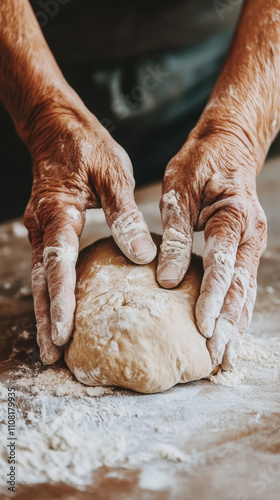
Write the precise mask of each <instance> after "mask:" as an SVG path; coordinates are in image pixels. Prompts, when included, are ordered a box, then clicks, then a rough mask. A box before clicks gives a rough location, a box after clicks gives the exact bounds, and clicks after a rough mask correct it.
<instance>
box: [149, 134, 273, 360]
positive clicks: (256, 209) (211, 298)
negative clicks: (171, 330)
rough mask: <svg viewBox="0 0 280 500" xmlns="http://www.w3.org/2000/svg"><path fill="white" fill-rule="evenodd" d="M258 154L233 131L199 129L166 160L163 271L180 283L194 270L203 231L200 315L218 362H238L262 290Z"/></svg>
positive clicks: (170, 283) (169, 282)
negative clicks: (195, 245) (197, 236)
mask: <svg viewBox="0 0 280 500" xmlns="http://www.w3.org/2000/svg"><path fill="white" fill-rule="evenodd" d="M255 176H256V165H255V159H254V158H253V156H252V154H251V153H250V151H249V150H248V148H247V147H246V145H245V144H244V142H243V141H242V140H240V139H239V138H238V137H237V136H236V135H235V134H230V133H229V131H227V132H226V131H225V132H222V131H221V130H220V131H219V132H216V133H209V135H208V136H207V134H202V133H200V132H199V130H198V129H195V130H194V131H193V133H192V134H191V135H190V137H189V139H188V141H187V142H186V144H185V145H184V147H183V148H182V150H181V151H180V152H179V153H178V154H177V155H176V156H175V157H174V158H173V159H172V160H171V161H170V163H169V165H168V166H167V170H166V174H165V179H164V183H163V196H162V199H161V211H162V221H163V227H164V233H163V243H162V246H161V251H160V255H159V262H158V270H157V277H158V281H159V283H160V284H161V285H162V286H163V287H165V288H173V287H175V286H177V285H178V284H179V283H180V282H181V280H182V279H183V277H184V275H185V273H186V272H187V269H188V266H189V263H190V258H191V251H192V239H193V232H194V231H202V230H204V235H205V249H204V257H203V263H204V277H203V281H202V285H201V291H200V296H199V298H198V301H197V304H196V310H195V314H196V321H197V325H198V328H199V330H200V332H201V333H202V334H203V335H204V336H205V337H206V338H207V339H208V340H207V346H208V349H209V351H210V354H211V357H212V362H213V365H219V364H221V365H222V367H223V368H224V369H231V368H232V367H233V366H234V363H235V359H236V355H237V351H238V347H239V344H240V339H241V335H242V334H243V333H244V332H245V330H246V329H247V328H248V325H249V322H250V319H251V316H252V311H253V306H254V302H255V297H256V277H257V269H258V265H259V260H260V257H261V254H262V252H263V251H264V248H265V244H266V218H265V214H264V212H263V209H262V208H261V206H260V203H259V201H258V197H257V193H256V187H255Z"/></svg>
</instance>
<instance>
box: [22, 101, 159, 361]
mask: <svg viewBox="0 0 280 500" xmlns="http://www.w3.org/2000/svg"><path fill="white" fill-rule="evenodd" d="M27 142H28V144H29V148H30V151H31V154H32V158H33V163H34V182H33V189H32V195H31V199H30V201H29V203H28V206H27V208H26V212H25V216H24V221H25V225H26V227H27V229H28V231H29V237H30V241H31V244H32V288H33V294H34V305H35V313H36V319H37V332H38V333H37V340H38V344H39V347H40V353H41V359H42V361H43V362H44V363H46V364H51V363H53V362H55V361H56V360H57V359H58V358H59V357H60V355H61V349H60V347H59V346H62V345H63V344H65V343H66V342H67V341H68V340H69V338H70V336H71V333H72V329H73V321H74V311H75V293H74V292H75V283H76V272H75V264H76V259H77V255H78V248H79V237H80V235H81V232H82V229H83V225H84V219H85V210H86V209H87V208H96V207H103V209H104V212H105V215H106V219H107V222H108V224H109V226H110V228H111V231H112V235H113V237H114V239H115V241H116V243H117V244H118V246H119V247H120V249H121V250H122V251H123V252H124V253H125V255H126V256H127V257H128V258H129V259H131V260H132V261H133V262H136V263H138V264H145V263H148V262H150V261H151V260H153V258H154V256H155V254H156V247H155V245H154V243H153V241H152V239H151V237H150V234H149V231H148V228H147V226H146V224H145V222H144V220H143V217H142V214H141V213H140V212H139V211H138V209H137V206H136V204H135V201H134V195H133V190H134V178H133V171H132V166H131V162H130V159H129V157H128V155H127V154H126V152H125V151H124V150H123V149H122V148H121V147H120V146H119V145H118V144H117V143H116V142H115V141H114V140H113V139H112V137H111V136H110V134H109V133H108V132H107V131H106V130H105V129H104V128H103V127H102V125H101V124H100V123H99V122H98V120H97V119H96V118H95V117H94V116H93V115H91V113H89V112H88V113H85V112H84V110H83V113H82V112H81V111H78V110H77V109H76V110H74V109H71V107H70V108H68V109H63V107H59V108H57V109H55V108H54V106H52V107H51V109H46V110H44V112H43V113H42V115H41V116H40V120H38V121H37V125H36V129H35V130H34V131H33V132H32V134H31V136H30V137H29V138H28V141H27Z"/></svg>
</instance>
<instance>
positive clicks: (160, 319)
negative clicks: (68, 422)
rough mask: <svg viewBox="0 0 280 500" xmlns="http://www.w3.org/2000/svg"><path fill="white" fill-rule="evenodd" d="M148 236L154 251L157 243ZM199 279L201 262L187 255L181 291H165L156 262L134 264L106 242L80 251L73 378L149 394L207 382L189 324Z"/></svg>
mask: <svg viewBox="0 0 280 500" xmlns="http://www.w3.org/2000/svg"><path fill="white" fill-rule="evenodd" d="M152 236H153V239H154V241H155V243H156V244H157V246H158V247H159V245H160V243H161V237H160V236H158V235H152ZM202 275H203V266H202V259H201V258H200V257H198V256H196V255H192V261H191V265H190V268H189V271H188V272H187V274H186V276H185V278H184V280H183V281H182V283H181V284H180V285H179V286H178V287H177V288H175V289H171V290H165V289H163V288H161V287H160V286H159V284H158V283H157V281H156V277H155V276H156V259H155V260H154V261H153V262H151V263H150V264H147V265H144V266H139V265H137V264H133V263H132V262H130V261H129V260H128V259H127V258H126V257H125V256H124V255H123V254H122V253H121V251H120V250H119V248H118V247H117V245H116V244H115V242H114V240H113V238H112V237H110V238H105V239H102V240H99V241H97V242H95V243H94V244H92V245H90V246H89V247H87V248H85V249H84V250H82V252H81V253H80V255H79V258H78V263H77V287H76V299H77V306H76V312H75V328H74V332H73V336H72V339H71V340H70V342H69V345H68V346H67V348H66V350H65V361H66V363H67V365H68V367H69V368H70V370H71V371H72V372H73V373H74V375H75V377H76V378H77V379H78V380H79V381H80V382H82V383H83V384H86V385H92V386H96V385H105V386H107V385H108V386H112V385H116V386H119V387H124V388H128V389H132V390H134V391H138V392H142V393H156V392H162V391H165V390H167V389H169V388H170V387H172V386H174V385H175V384H178V383H184V382H188V381H191V380H197V379H201V378H204V377H207V376H209V375H210V374H211V372H212V371H213V367H212V363H211V358H210V354H209V352H208V350H207V347H206V340H205V338H204V337H203V336H202V335H201V334H200V333H199V331H198V329H197V327H196V324H195V319H194V307H195V303H196V300H197V297H198V295H199V290H200V285H201V280H202Z"/></svg>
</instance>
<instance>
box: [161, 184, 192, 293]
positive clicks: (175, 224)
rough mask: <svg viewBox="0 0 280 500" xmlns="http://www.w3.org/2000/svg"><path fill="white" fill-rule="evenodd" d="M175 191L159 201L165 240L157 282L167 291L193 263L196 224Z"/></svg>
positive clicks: (169, 192)
mask: <svg viewBox="0 0 280 500" xmlns="http://www.w3.org/2000/svg"><path fill="white" fill-rule="evenodd" d="M186 205H187V204H186V203H185V202H184V203H183V202H182V199H181V196H180V194H179V193H178V192H176V191H175V190H174V189H172V190H170V191H168V192H166V193H165V194H163V196H162V198H161V202H160V209H161V217H162V224H163V237H162V244H161V246H160V253H159V258H158V267H157V280H158V282H159V284H160V285H161V286H163V287H164V288H174V287H175V286H177V285H179V283H180V282H181V281H182V279H183V278H184V276H185V274H186V272H187V270H188V268H189V265H190V261H191V253H192V244H193V224H192V222H191V218H190V214H189V211H188V209H187V208H186Z"/></svg>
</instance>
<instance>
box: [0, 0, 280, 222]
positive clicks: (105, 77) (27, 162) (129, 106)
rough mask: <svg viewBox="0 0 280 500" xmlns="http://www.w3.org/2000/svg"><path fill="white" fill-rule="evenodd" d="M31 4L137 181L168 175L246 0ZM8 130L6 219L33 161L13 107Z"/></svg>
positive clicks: (1, 196) (0, 198)
mask: <svg viewBox="0 0 280 500" xmlns="http://www.w3.org/2000/svg"><path fill="white" fill-rule="evenodd" d="M31 4H32V7H33V9H34V12H35V14H36V17H37V19H38V22H39V24H40V26H41V28H42V30H43V33H44V35H45V37H46V40H47V42H48V44H49V46H50V48H51V50H52V52H53V54H54V56H55V58H56V59H57V62H58V64H59V66H60V68H61V70H62V72H63V73H64V75H65V77H66V79H67V80H68V82H69V83H70V84H71V85H72V87H73V88H74V89H75V90H76V91H77V93H78V94H79V95H80V97H81V98H82V99H83V101H84V102H85V104H86V105H87V107H88V108H89V109H90V110H91V111H92V112H93V113H94V114H95V115H96V116H97V118H98V119H99V120H100V121H101V123H102V124H103V125H104V126H105V127H106V128H107V129H108V130H109V132H110V133H111V134H112V136H113V137H114V138H115V139H116V141H118V142H119V143H120V144H121V145H122V146H123V147H124V148H125V149H126V151H127V152H128V154H129V156H130V157H131V159H132V163H133V166H134V172H135V178H136V183H137V186H142V185H145V184H149V183H151V182H154V181H158V180H160V179H161V178H162V177H163V173H164V170H165V167H166V165H167V163H168V161H169V160H170V158H171V157H172V156H173V155H174V154H176V152H177V151H178V150H179V149H180V147H181V146H182V145H183V143H184V142H185V140H186V137H187V135H188V133H189V131H190V130H191V129H192V128H193V126H194V125H195V123H196V121H197V120H198V118H199V116H200V114H201V112H202V110H203V108H204V106H205V104H206V102H207V99H208V97H209V95H210V93H211V89H212V88H213V85H214V83H215V80H216V78H217V76H218V73H219V70H220V69H221V66H222V64H223V61H224V59H225V56H226V53H227V50H228V47H229V44H230V41H231V38H232V35H233V32H234V28H235V25H236V22H237V19H238V15H239V11H240V8H241V4H242V0H234V1H233V0H231V1H227V2H226V1H225V2H215V0H214V1H212V0H172V1H171V0H169V1H167V0H161V1H159V0H153V1H151V0H149V1H147V0H141V1H140V0H135V1H133V2H131V1H129V0H119V1H118V2H115V1H112V0H103V1H102V2H100V1H94V0H34V1H33V0H31ZM0 129H1V134H0V149H1V159H2V178H1V186H0V204H1V208H0V221H6V220H8V219H11V218H15V217H18V216H21V215H22V214H23V212H24V209H25V206H26V204H27V201H28V198H29V194H30V191H31V185H32V165H31V159H30V157H29V153H28V151H27V149H26V147H25V146H24V144H22V143H21V141H20V139H19V138H18V136H17V134H16V131H15V129H14V125H13V123H12V121H11V119H10V117H9V115H8V114H7V112H6V111H5V109H4V107H3V105H0ZM277 149H278V143H277V141H275V144H274V145H273V147H272V148H271V152H270V154H272V153H273V152H275V151H277Z"/></svg>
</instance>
